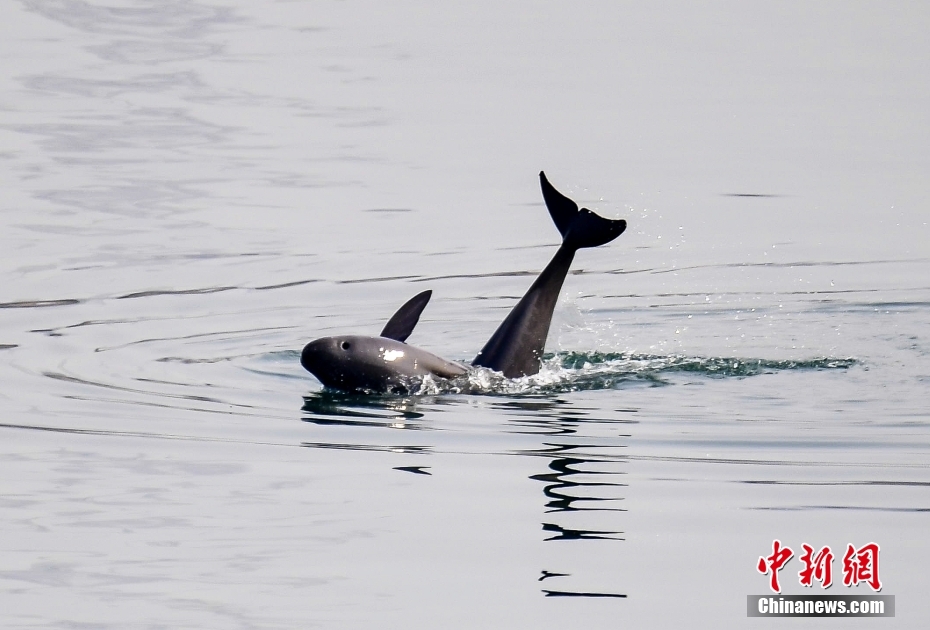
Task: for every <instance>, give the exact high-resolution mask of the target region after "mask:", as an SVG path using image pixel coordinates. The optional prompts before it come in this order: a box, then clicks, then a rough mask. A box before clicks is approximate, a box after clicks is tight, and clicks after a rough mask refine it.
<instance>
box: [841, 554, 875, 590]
mask: <svg viewBox="0 0 930 630" xmlns="http://www.w3.org/2000/svg"><path fill="white" fill-rule="evenodd" d="M859 582H865V583H867V584H868V585H869V586H871V587H872V590H873V591H875V592H878V591H880V590H882V583H881V580H879V579H878V545H876V544H875V543H869V544H868V545H863V546H862V547H860V548H859V549H856V548H854V547H853V546H852V545H849V546H848V547H847V548H846V555H845V556H843V584H845V585H846V586H856V585H858V584H859Z"/></svg>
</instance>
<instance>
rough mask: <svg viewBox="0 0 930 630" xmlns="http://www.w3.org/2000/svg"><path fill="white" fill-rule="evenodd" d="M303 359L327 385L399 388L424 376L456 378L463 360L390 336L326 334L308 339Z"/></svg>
mask: <svg viewBox="0 0 930 630" xmlns="http://www.w3.org/2000/svg"><path fill="white" fill-rule="evenodd" d="M300 363H301V365H303V366H304V368H306V369H307V370H308V371H309V372H311V373H312V374H313V375H314V376H316V377H317V378H318V379H320V382H321V383H323V385H325V386H326V387H330V388H332V389H339V390H342V391H372V392H397V393H402V392H406V391H408V390H409V388H410V385H411V384H412V383H413V382H415V381H417V380H419V379H422V378H423V377H424V376H434V377H438V378H443V379H447V378H455V377H456V376H461V375H462V374H465V372H467V371H468V368H466V367H465V366H464V365H462V364H461V363H455V362H453V361H446V360H445V359H443V358H441V357H437V356H436V355H435V354H433V353H431V352H427V351H426V350H421V349H420V348H417V347H415V346H410V345H407V344H406V343H404V342H403V341H397V340H396V339H389V338H387V337H365V336H361V335H349V336H346V337H324V338H323V339H317V340H316V341H311V342H310V343H308V344H307V345H306V346H305V347H304V349H303V352H301V355H300Z"/></svg>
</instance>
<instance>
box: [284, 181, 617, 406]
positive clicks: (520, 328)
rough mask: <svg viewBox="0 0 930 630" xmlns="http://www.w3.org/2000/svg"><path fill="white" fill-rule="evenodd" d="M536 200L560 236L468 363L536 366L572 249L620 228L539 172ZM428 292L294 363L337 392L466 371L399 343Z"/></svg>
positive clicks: (404, 384)
mask: <svg viewBox="0 0 930 630" xmlns="http://www.w3.org/2000/svg"><path fill="white" fill-rule="evenodd" d="M539 179H540V185H541V186H542V192H543V198H544V199H545V200H546V207H547V208H548V209H549V214H550V216H551V217H552V220H553V222H554V223H555V225H556V227H557V228H558V229H559V232H560V233H561V234H562V244H561V245H560V246H559V249H558V250H557V251H556V253H555V256H553V258H552V260H551V261H550V262H549V264H548V265H546V268H545V269H543V271H542V273H540V274H539V276H538V277H537V278H536V281H535V282H533V285H532V286H531V287H530V288H529V290H528V291H527V292H526V294H525V295H524V296H523V298H522V299H521V300H520V301H519V302H518V303H517V305H516V306H515V307H514V308H513V310H511V311H510V313H509V314H508V315H507V317H506V318H505V319H504V321H503V322H502V323H501V325H500V326H499V327H498V328H497V330H496V331H495V332H494V334H493V335H491V338H490V339H489V340H488V342H487V343H486V344H485V345H484V348H482V349H481V352H479V353H478V356H477V357H475V359H474V361H472V365H474V366H476V367H485V368H489V369H491V370H495V371H497V372H501V373H503V375H504V376H506V377H507V378H518V377H521V376H529V375H532V374H536V373H537V372H539V368H540V365H541V362H542V356H543V352H544V350H545V346H546V337H547V336H548V334H549V326H550V324H551V323H552V313H553V312H554V310H555V305H556V303H557V302H558V299H559V293H560V292H561V290H562V284H563V283H564V281H565V276H566V275H567V274H568V270H569V267H570V266H571V264H572V260H573V259H574V257H575V252H576V251H578V250H579V249H583V248H585V247H597V246H598V245H603V244H605V243H609V242H610V241H612V240H614V239H615V238H617V237H618V236H619V235H620V234H622V233H623V231H624V230H625V229H626V221H623V220H622V219H618V220H613V219H605V218H603V217H601V216H598V215H596V214H594V213H593V212H591V211H590V210H588V209H587V208H582V209H580V210H579V209H578V206H577V204H575V202H574V201H572V200H571V199H569V198H568V197H565V196H564V195H562V194H561V193H559V192H558V191H557V190H556V189H555V188H553V187H552V185H551V184H550V183H549V180H547V179H546V175H545V173H542V172H540V173H539ZM431 295H432V291H424V292H423V293H420V294H419V295H416V296H414V297H413V298H411V299H410V300H409V301H408V302H407V303H406V304H404V305H403V306H401V307H400V309H399V310H398V311H397V312H396V313H395V314H394V315H393V317H391V319H390V320H389V321H388V323H387V325H385V327H384V330H382V331H381V336H379V337H364V336H348V337H325V338H323V339H317V340H316V341H312V342H310V343H308V344H307V345H306V346H305V347H304V349H303V352H302V353H301V356H300V363H301V365H303V366H304V368H306V369H307V370H308V371H309V372H311V373H312V374H313V375H314V376H316V377H317V378H318V379H319V380H320V382H321V383H323V385H325V386H326V387H330V388H333V389H340V390H343V391H371V392H404V391H409V387H410V385H412V384H413V383H414V382H415V381H417V380H420V379H422V378H423V377H425V376H431V377H437V378H441V379H449V378H455V377H457V376H461V375H463V374H465V373H466V372H467V371H468V368H467V367H466V366H464V365H462V364H461V363H456V362H453V361H447V360H445V359H442V358H440V357H438V356H436V355H435V354H432V353H430V352H427V351H426V350H421V349H419V348H416V347H414V346H411V345H408V344H406V343H404V342H405V341H406V339H407V337H409V336H410V333H411V332H413V328H414V327H415V326H416V324H417V322H418V321H419V319H420V314H421V313H422V312H423V309H424V308H426V304H427V302H429V299H430V296H431Z"/></svg>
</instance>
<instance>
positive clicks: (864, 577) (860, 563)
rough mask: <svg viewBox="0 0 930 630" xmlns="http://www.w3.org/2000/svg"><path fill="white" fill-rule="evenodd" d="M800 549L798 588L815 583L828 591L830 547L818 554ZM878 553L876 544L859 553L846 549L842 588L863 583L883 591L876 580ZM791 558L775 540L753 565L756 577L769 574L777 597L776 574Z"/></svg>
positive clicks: (879, 581)
mask: <svg viewBox="0 0 930 630" xmlns="http://www.w3.org/2000/svg"><path fill="white" fill-rule="evenodd" d="M801 547H802V548H803V549H804V553H803V554H802V555H801V558H800V560H801V562H802V563H803V564H804V568H803V569H801V571H800V572H799V573H798V578H799V579H800V582H801V586H813V584H814V581H815V580H816V581H817V582H820V585H821V587H822V588H830V586H832V584H833V552H832V551H831V550H830V547H829V546H825V547H823V548H821V549H820V551H818V552H817V553H814V548H813V547H811V546H810V545H808V544H807V543H804V544H803V545H801ZM878 552H879V546H878V545H877V544H876V543H869V544H867V545H863V546H862V547H860V548H859V549H856V548H855V547H854V546H853V545H848V546H847V547H846V554H845V555H844V556H843V584H845V585H846V586H858V585H859V583H860V582H864V583H866V584H868V585H869V586H870V587H871V588H872V590H873V591H875V592H878V591H880V590H882V583H881V580H880V579H879V577H878ZM793 556H794V552H793V551H792V550H791V547H784V546H782V544H781V541H780V540H778V539H775V540H773V541H772V555H770V556H760V557H759V562H758V563H756V569H757V570H758V571H759V573H761V574H762V575H769V574H771V575H770V577H769V587H770V588H771V589H772V590H773V591H774V592H776V593H781V586H780V585H779V584H778V572H779V571H781V569H782V568H783V567H784V566H785V564H787V563H788V561H789V560H791V558H792V557H793Z"/></svg>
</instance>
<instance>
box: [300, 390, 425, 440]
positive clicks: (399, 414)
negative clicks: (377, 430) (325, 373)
mask: <svg viewBox="0 0 930 630" xmlns="http://www.w3.org/2000/svg"><path fill="white" fill-rule="evenodd" d="M417 403H418V400H417V399H416V398H413V397H400V396H391V395H383V396H373V395H365V394H344V393H342V392H334V391H330V390H322V391H319V392H315V393H313V394H309V395H307V396H304V404H303V407H301V411H304V412H306V413H307V414H309V415H308V416H305V417H304V418H303V421H304V422H311V423H313V424H319V425H327V424H341V425H347V426H368V427H384V428H391V429H414V430H416V429H423V428H425V427H423V426H422V425H421V424H419V423H410V422H409V421H411V420H420V419H422V418H423V413H421V412H419V411H415V407H416V405H417ZM355 418H366V419H369V420H355Z"/></svg>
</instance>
